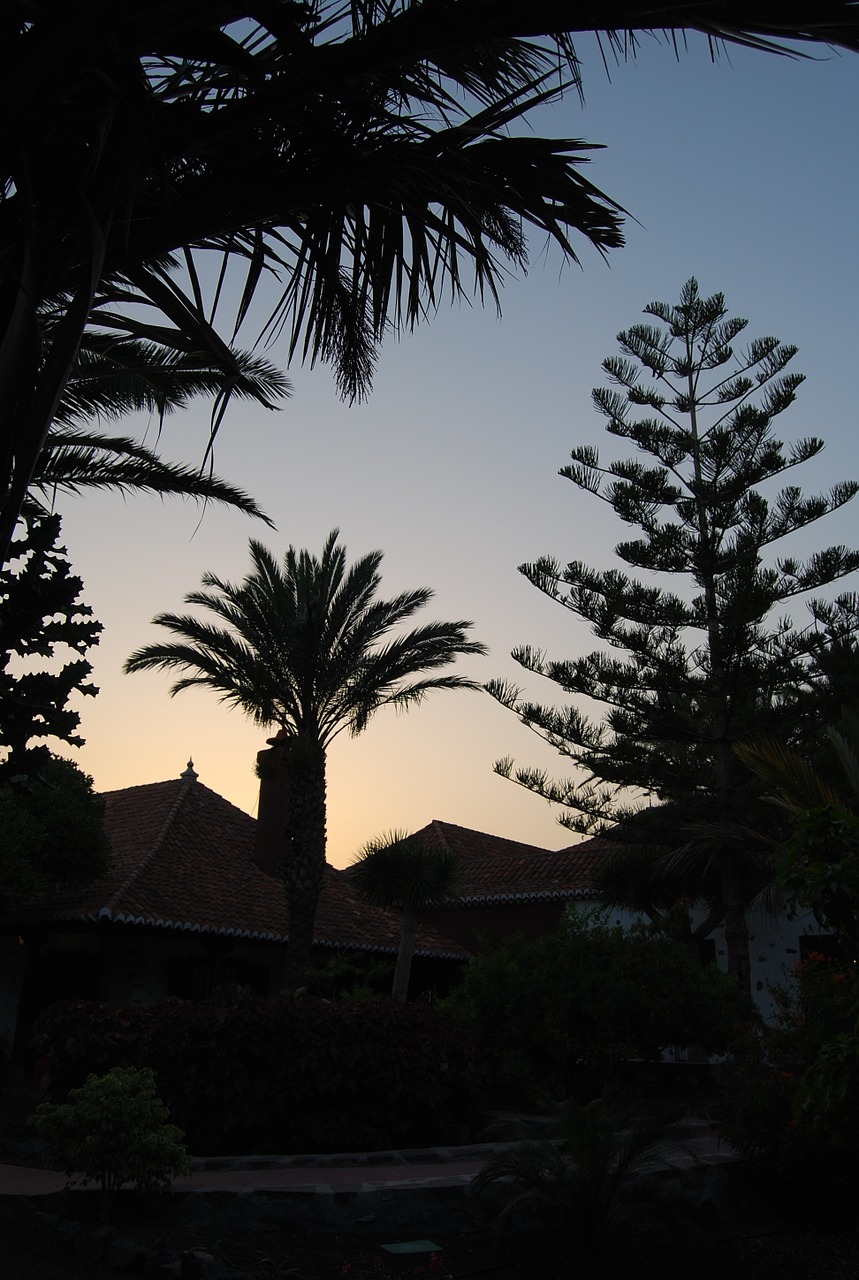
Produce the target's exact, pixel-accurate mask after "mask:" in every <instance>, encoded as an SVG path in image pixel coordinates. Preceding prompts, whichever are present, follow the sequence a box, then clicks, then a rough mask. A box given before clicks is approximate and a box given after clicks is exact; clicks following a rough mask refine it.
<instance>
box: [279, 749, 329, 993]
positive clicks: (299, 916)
mask: <svg viewBox="0 0 859 1280" xmlns="http://www.w3.org/2000/svg"><path fill="white" fill-rule="evenodd" d="M285 764H286V767H287V768H288V769H289V807H288V810H287V813H286V815H285V836H286V852H285V854H284V858H283V861H282V862H281V864H280V874H281V877H282V879H283V885H284V890H285V892H286V904H287V909H288V912H289V951H288V953H287V962H286V979H287V986H288V987H289V988H291V989H293V990H294V989H296V988H298V987H301V986H303V985H304V983H305V981H306V977H307V970H308V968H309V966H310V960H311V952H312V949H313V930H314V923H315V920H316V908H317V905H318V903H319V894H320V893H321V891H322V877H323V874H324V871H325V840H326V796H325V750H324V748H323V747H322V746H320V744H319V743H318V742H315V741H312V740H309V739H307V738H294V739H292V741H291V742H290V744H289V747H288V754H287V759H286V761H285Z"/></svg>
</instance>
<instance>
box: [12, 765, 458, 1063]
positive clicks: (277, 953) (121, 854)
mask: <svg viewBox="0 0 859 1280" xmlns="http://www.w3.org/2000/svg"><path fill="white" fill-rule="evenodd" d="M264 799H265V797H264V795H262V794H261V804H262V803H263V801H264ZM104 800H105V803H106V811H105V826H106V829H107V834H108V838H109V840H110V844H111V849H112V864H111V870H110V873H109V875H108V876H107V877H106V878H105V879H103V880H99V881H95V882H94V883H93V884H91V885H89V886H87V887H86V888H85V889H82V890H80V891H77V892H73V893H63V894H61V895H59V894H58V895H57V896H56V897H55V898H52V899H49V900H46V901H42V902H41V903H40V904H39V905H38V908H37V909H33V910H31V911H30V912H29V913H27V914H25V915H24V916H23V917H19V918H18V919H17V920H16V932H15V933H14V934H9V935H6V936H5V937H3V938H2V939H0V965H2V969H0V973H2V978H0V1038H2V1040H4V1041H5V1047H6V1051H7V1052H10V1051H11V1049H12V1045H13V1043H14V1041H15V1038H16V1034H17V1036H18V1041H19V1043H20V1038H21V1035H22V1034H23V1033H24V1032H25V1030H26V1028H27V1027H29V1025H30V1023H31V1021H32V1018H33V1017H34V1016H35V1014H36V1012H38V1011H39V1010H40V1009H43V1008H46V1007H47V1006H48V1005H49V1004H52V1003H54V1002H55V1001H57V1000H61V999H67V998H71V997H75V998H84V999H93V1000H106V1001H115V1002H116V1003H126V1002H130V1003H140V1004H150V1003H152V1002H153V1001H155V1000H158V999H160V998H163V997H164V996H168V995H175V996H183V997H187V998H191V999H203V998H205V997H206V996H207V995H209V994H210V993H211V992H212V991H213V990H215V989H216V988H218V987H223V986H225V985H228V984H231V983H241V984H242V985H247V986H250V987H251V988H252V989H253V990H255V991H257V992H259V993H260V994H263V995H276V994H277V993H278V992H279V991H280V990H281V989H282V986H283V969H284V957H285V952H286V944H287V937H288V919H287V910H286V903H285V899H284V894H283V889H282V887H281V884H280V881H279V880H278V879H275V878H273V877H272V876H271V875H269V874H267V873H266V872H265V871H264V870H262V869H261V866H260V865H259V864H260V862H265V861H266V860H267V852H266V848H265V842H266V837H267V836H268V837H270V834H271V832H272V831H273V830H276V824H274V823H273V822H272V821H268V822H267V823H266V822H262V823H258V822H257V821H256V820H255V819H254V818H252V817H250V816H249V815H248V814H246V813H244V812H243V811H242V810H241V809H237V808H236V807H235V806H234V805H232V804H230V803H229V801H227V800H225V799H224V798H223V797H222V796H219V795H218V794H217V793H216V792H214V791H212V790H210V788H208V787H206V786H205V785H204V784H203V783H202V782H200V780H199V778H198V776H197V774H196V773H195V771H194V769H193V766H192V765H191V764H190V763H189V765H188V768H187V769H186V770H185V771H184V773H183V774H182V775H181V777H178V778H174V779H171V780H169V781H166V782H154V783H149V784H147V785H144V786H137V787H128V788H125V789H124V790H122V791H112V792H108V793H106V794H105V795H104ZM281 825H282V824H281ZM268 861H271V857H270V855H268ZM315 932H316V937H315V949H316V950H317V951H318V953H319V955H320V956H324V955H325V954H326V953H330V951H332V950H335V949H336V950H340V951H349V952H364V953H376V954H379V955H389V956H391V958H392V959H393V958H394V957H395V956H396V954H397V950H398V947H399V937H400V924H399V919H398V917H397V916H396V915H395V914H391V913H389V912H386V911H381V910H378V909H377V908H374V907H370V906H368V905H367V904H366V903H364V902H363V901H362V900H361V899H360V898H359V897H358V894H357V892H356V891H355V890H354V888H353V887H352V885H351V884H350V883H349V880H348V878H347V877H346V876H344V875H343V874H342V873H341V872H338V871H337V870H335V868H333V867H326V871H325V878H324V882H323V888H322V894H321V897H320V901H319V908H318V911H317V916H316V931H315ZM466 959H467V952H466V951H465V949H464V948H462V947H461V946H458V945H457V944H456V943H455V942H452V941H451V940H450V939H447V938H444V937H441V936H440V935H438V934H437V933H436V932H435V931H433V930H432V929H431V928H430V927H426V928H423V929H422V930H421V931H420V933H419V936H418V945H417V950H416V956H415V963H414V966H413V978H414V983H415V988H416V989H417V990H422V989H425V988H426V987H428V986H432V985H434V984H436V983H438V982H439V980H441V981H442V982H443V983H444V982H445V980H447V981H449V975H450V971H451V970H454V971H455V970H456V969H457V968H458V966H459V965H460V964H462V962H463V961H464V960H466ZM16 1029H17V1031H16Z"/></svg>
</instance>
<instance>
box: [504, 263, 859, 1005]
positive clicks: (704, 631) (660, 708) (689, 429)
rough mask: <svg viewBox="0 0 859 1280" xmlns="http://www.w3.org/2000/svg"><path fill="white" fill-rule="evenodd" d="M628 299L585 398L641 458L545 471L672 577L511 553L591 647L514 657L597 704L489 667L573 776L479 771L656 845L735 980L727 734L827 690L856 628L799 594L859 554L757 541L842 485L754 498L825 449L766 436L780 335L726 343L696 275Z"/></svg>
mask: <svg viewBox="0 0 859 1280" xmlns="http://www.w3.org/2000/svg"><path fill="white" fill-rule="evenodd" d="M645 314H646V315H648V316H650V317H652V318H653V321H654V323H652V324H639V325H635V326H633V327H632V328H631V329H629V330H627V331H625V332H623V333H620V334H619V335H618V342H619V344H620V349H621V354H620V355H618V356H612V357H610V358H609V359H607V360H605V361H604V363H603V368H604V370H605V372H606V374H607V375H608V377H609V379H610V381H611V383H612V386H611V387H610V388H608V389H607V388H601V389H597V390H595V391H594V393H593V399H594V404H595V406H596V409H597V411H598V412H599V413H600V414H602V415H603V417H604V418H606V420H607V430H608V431H609V433H610V434H611V435H613V436H618V437H620V438H621V439H623V440H628V441H630V442H631V443H632V444H633V445H634V446H635V447H636V449H637V451H638V454H639V455H645V458H647V459H649V461H642V460H641V458H640V456H639V457H633V458H631V459H627V460H624V461H620V462H610V463H603V462H602V461H601V459H600V455H599V453H598V451H597V450H596V449H595V448H593V447H592V446H590V445H586V446H582V447H580V448H577V449H574V450H573V453H572V462H571V464H570V465H569V466H567V467H564V468H563V470H562V471H561V475H562V476H564V477H565V478H566V479H568V480H571V481H572V482H573V484H575V485H576V487H577V488H578V489H581V490H582V491H584V492H585V493H588V494H592V495H594V496H595V497H598V498H600V499H602V501H604V502H605V503H607V504H608V506H609V507H611V509H612V510H613V511H614V512H615V514H616V515H617V516H619V517H620V519H621V520H622V521H624V523H625V524H627V525H631V526H637V527H638V529H639V530H640V531H641V536H639V537H637V538H632V539H629V540H626V541H623V542H621V543H619V544H618V545H617V546H616V547H615V553H616V555H617V556H618V557H619V558H620V559H621V560H622V561H623V562H624V563H625V564H626V565H628V566H630V567H631V568H632V569H634V570H643V571H645V572H646V573H648V574H653V573H658V574H664V575H668V576H669V577H670V578H672V579H673V580H675V581H678V587H677V590H676V592H675V591H671V590H669V589H667V588H665V587H661V586H658V585H651V583H650V582H649V581H644V580H641V579H639V578H636V577H634V576H629V575H628V574H627V573H625V572H621V571H619V570H617V569H610V570H598V569H592V568H590V567H589V566H588V565H586V564H585V563H583V562H582V561H572V562H570V563H569V564H566V565H561V564H559V563H558V562H557V561H556V560H554V559H551V558H548V557H544V558H542V559H540V560H537V561H535V562H534V563H533V564H523V565H521V566H520V570H519V571H520V573H522V574H524V576H525V577H526V578H527V579H528V580H529V581H530V582H531V583H533V585H534V586H536V587H537V588H538V589H539V590H540V591H542V592H543V593H544V594H545V595H547V596H549V597H550V598H551V599H553V600H557V601H558V603H559V604H561V605H563V607H564V608H566V609H569V611H570V612H571V613H572V614H573V615H575V616H576V617H577V618H581V619H583V620H584V621H585V622H587V623H589V624H590V625H591V627H592V628H593V632H594V634H595V635H596V636H597V638H598V639H599V640H600V641H601V642H602V644H603V646H604V647H603V648H601V649H599V650H596V651H595V652H593V653H589V654H586V655H585V656H583V657H576V658H572V659H570V660H567V661H553V660H550V659H549V658H547V657H546V655H545V653H543V652H542V651H541V650H539V649H535V648H533V647H531V646H523V647H522V648H520V649H517V650H516V651H515V652H514V654H513V657H514V659H515V660H516V662H518V663H519V665H520V666H522V667H523V668H524V669H525V670H526V671H528V672H530V673H533V674H535V675H540V676H545V677H546V678H547V679H548V680H550V681H552V682H553V683H554V684H556V685H558V686H559V687H560V688H561V690H562V691H563V692H564V693H565V694H568V695H572V696H573V697H574V698H578V697H584V698H587V699H590V700H592V701H594V702H596V703H598V704H601V705H602V706H604V707H605V708H607V711H606V714H605V717H604V719H601V720H594V719H591V718H590V717H589V716H588V715H586V714H584V713H583V712H582V710H580V708H579V706H578V705H571V706H566V707H562V708H560V709H558V708H556V707H551V706H546V705H542V704H538V703H533V702H529V701H526V700H525V699H524V698H523V697H522V695H521V691H520V690H519V689H518V688H516V687H515V686H514V685H512V684H510V683H509V682H506V681H500V680H496V681H493V682H492V683H491V684H490V685H489V686H488V689H489V692H490V693H491V694H492V695H493V696H494V697H495V698H496V699H498V701H499V702H501V703H502V704H503V705H504V706H506V707H509V708H510V709H511V710H513V711H515V712H516V714H517V715H518V716H519V718H520V719H521V721H522V722H523V724H525V725H527V726H528V728H530V729H532V730H533V731H534V732H535V733H537V734H538V735H539V736H540V737H542V738H543V739H544V740H545V741H546V742H548V743H549V744H550V745H551V746H553V747H555V748H557V750H558V751H559V752H560V753H561V755H562V756H564V757H565V759H566V760H568V761H570V762H572V764H573V765H575V766H577V767H578V768H580V769H581V770H582V771H583V774H584V776H583V777H582V776H581V775H580V777H579V778H578V779H571V780H568V781H565V782H554V781H551V780H550V779H549V778H548V777H547V776H546V774H545V773H544V772H543V771H541V770H536V769H518V770H515V769H514V767H513V764H512V761H510V760H509V759H505V760H500V761H498V762H497V763H496V766H495V768H496V771H497V772H499V773H500V774H502V775H503V776H505V777H510V778H513V779H514V780H515V781H517V782H519V783H520V784H521V785H523V786H525V787H527V788H529V789H530V790H532V791H534V792H536V793H537V794H538V795H540V796H542V797H544V798H545V799H547V800H549V801H551V802H552V803H555V804H559V805H562V806H563V808H564V810H565V812H564V813H563V815H562V816H561V819H560V820H561V822H562V823H563V824H564V825H566V826H569V827H570V828H572V829H573V830H575V831H580V832H583V833H585V834H594V833H599V832H603V831H606V830H613V831H614V832H615V833H616V834H618V836H619V838H621V839H622V838H623V835H624V829H625V828H626V829H628V831H629V833H630V834H629V838H630V839H632V840H633V841H634V842H636V843H639V842H640V843H642V844H649V845H654V846H656V847H658V848H660V849H661V850H662V851H663V852H667V853H668V854H669V855H670V863H671V870H672V872H673V873H676V872H677V871H678V869H679V870H681V871H682V872H683V877H684V880H685V893H684V896H686V897H691V898H698V899H699V900H703V901H709V903H710V905H711V906H713V907H714V908H715V909H716V913H717V917H718V918H723V919H724V924H725V939H726V946H727V952H728V968H729V971H730V972H732V973H733V974H734V975H735V976H736V978H737V979H738V980H739V981H740V983H741V984H742V985H744V986H746V987H748V984H749V956H748V929H747V925H746V918H745V905H746V901H747V893H748V891H749V888H748V885H747V884H746V883H744V880H745V876H744V870H743V869H744V866H745V865H746V864H747V863H748V860H749V852H750V846H751V847H753V845H752V842H750V841H749V839H748V838H745V839H744V837H743V828H744V826H745V825H746V824H747V823H748V818H749V803H750V798H754V797H756V796H757V795H758V793H759V790H760V787H759V784H758V783H757V780H756V779H754V778H753V777H752V775H751V774H750V773H749V771H748V769H747V768H745V767H744V766H743V765H742V763H741V762H740V761H739V760H738V758H737V757H736V755H735V754H734V752H733V747H734V745H735V744H736V743H737V742H740V741H742V740H743V739H744V738H746V737H748V736H750V735H751V734H753V733H759V732H760V731H761V730H762V729H763V730H767V729H768V730H770V731H772V732H775V733H779V734H781V733H782V732H784V733H785V734H789V733H790V732H791V728H792V727H793V726H795V725H796V724H798V723H802V722H804V721H807V720H808V719H809V707H811V708H813V707H814V705H815V704H816V701H817V700H819V699H820V698H821V697H822V696H823V694H824V693H825V694H826V695H827V697H828V692H829V691H828V689H827V688H826V686H827V677H826V670H827V668H826V654H827V651H828V649H829V648H830V646H832V645H833V644H836V645H845V644H849V641H850V639H851V637H853V636H854V635H855V634H856V631H857V628H858V627H859V605H857V597H856V596H855V595H849V594H843V595H841V596H839V597H838V598H837V599H835V600H823V599H820V598H809V597H810V595H811V593H814V592H816V591H818V590H819V589H820V588H822V587H826V586H828V585H829V584H832V583H834V582H836V581H838V580H839V579H841V578H842V577H844V576H845V575H846V574H849V573H851V572H853V571H854V570H855V569H857V568H859V553H857V552H855V551H851V550H848V549H847V548H845V547H843V546H832V547H829V548H827V549H826V550H824V551H819V552H815V553H814V554H812V555H811V556H809V558H808V559H807V560H806V561H805V562H801V561H799V560H797V559H794V558H793V557H792V556H784V557H783V558H782V557H774V556H773V555H772V554H771V552H772V548H774V547H779V546H780V545H781V543H782V542H783V540H784V539H785V538H787V537H788V536H789V535H790V534H793V533H798V532H799V531H800V530H803V529H805V528H806V526H808V525H810V524H812V523H814V522H815V521H817V520H819V519H821V518H822V517H823V516H825V515H827V514H829V513H830V512H832V511H834V510H836V509H837V508H839V507H841V506H843V504H844V503H846V502H848V501H849V500H850V499H851V498H852V497H853V496H854V495H855V494H856V492H857V489H859V485H857V484H856V483H855V482H853V481H841V482H839V483H838V484H835V485H834V486H833V487H832V489H831V490H830V491H829V493H828V494H824V495H821V496H816V497H811V498H805V497H803V495H802V493H801V491H800V490H799V489H798V488H797V487H795V486H794V485H789V486H787V487H785V488H784V489H782V490H781V491H780V492H778V493H776V494H775V496H774V497H767V496H765V492H764V487H765V486H767V484H768V483H769V482H771V481H773V480H775V479H777V478H778V477H780V476H782V475H784V474H785V473H787V472H789V471H791V470H792V469H793V468H794V467H796V466H799V465H800V464H801V463H803V462H807V461H809V460H810V459H812V458H814V457H816V456H817V455H818V454H819V453H820V452H821V450H822V449H823V441H822V440H819V439H816V438H806V439H802V440H799V441H798V442H797V443H795V444H793V445H790V446H787V447H786V446H785V445H784V444H783V443H782V442H781V441H780V440H778V439H776V438H775V437H774V435H773V423H774V420H775V419H776V418H777V417H778V415H779V414H780V413H782V412H783V411H784V410H785V409H787V408H788V406H789V405H790V404H791V403H792V402H793V400H794V398H795V395H796V391H797V388H798V387H799V385H800V383H801V382H802V381H803V378H802V375H801V374H798V373H787V372H785V370H786V369H787V366H788V364H789V363H790V362H791V360H792V359H793V357H794V355H795V353H796V348H795V347H791V346H785V345H784V344H782V343H781V342H780V341H779V340H778V339H777V338H773V337H765V338H757V339H753V340H751V341H750V342H749V343H748V345H747V346H745V347H744V348H742V349H735V346H734V344H735V342H736V340H737V339H738V338H739V336H740V335H741V334H742V332H743V331H744V329H745V327H746V321H745V320H742V319H739V318H730V317H729V316H728V312H727V309H726V306H725V300H724V298H723V296H722V294H720V293H717V294H714V295H713V296H712V297H710V298H704V297H702V296H701V294H700V293H699V290H698V285H697V282H696V281H695V280H694V279H693V280H689V281H688V282H687V284H686V285H685V286H684V287H683V290H682V293H681V296H680V301H679V302H678V303H677V304H676V305H673V306H669V305H667V304H666V303H662V302H653V303H651V304H650V305H649V306H648V307H646V308H645ZM640 410H644V411H645V416H639V412H638V411H640ZM796 598H805V599H806V601H807V607H808V611H809V619H808V622H807V624H806V625H804V626H795V625H794V624H793V623H792V622H791V620H790V619H789V618H787V617H785V616H782V615H781V614H780V613H779V615H778V616H776V611H777V610H778V611H780V610H781V609H782V608H783V607H784V606H785V605H787V604H788V603H789V602H790V601H791V600H793V599H796ZM611 650H620V651H622V653H623V654H624V656H623V657H622V658H617V657H614V656H612V654H611V652H610V651H611ZM810 718H811V719H812V720H813V718H814V717H813V715H812V716H811V717H810ZM648 801H649V802H651V807H650V808H649V810H648V807H647V802H648ZM653 801H656V802H657V803H656V804H655V805H652V802H653ZM754 879H755V878H754V877H753V878H752V881H754ZM758 887H759V886H758ZM714 923H715V921H714Z"/></svg>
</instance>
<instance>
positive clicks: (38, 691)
mask: <svg viewBox="0 0 859 1280" xmlns="http://www.w3.org/2000/svg"><path fill="white" fill-rule="evenodd" d="M60 523H61V521H60V517H59V516H58V515H48V514H46V513H45V512H42V511H39V510H38V509H36V508H35V507H29V508H28V511H27V514H26V516H25V518H24V519H23V520H22V521H21V524H20V526H19V529H18V538H17V539H16V541H15V543H14V546H13V552H14V559H13V560H12V561H11V562H10V563H9V564H8V565H0V752H2V754H3V759H2V761H0V774H2V775H3V776H4V777H5V778H6V779H8V778H10V777H13V776H15V775H18V774H24V773H33V772H35V771H36V770H37V768H38V766H39V764H40V763H41V762H42V761H44V760H45V759H47V758H48V756H49V752H48V748H47V747H46V746H44V745H39V746H36V747H32V746H31V745H30V744H31V742H32V740H33V739H34V738H45V737H51V738H55V739H57V740H58V741H60V742H66V743H69V744H71V745H72V746H81V745H82V743H83V739H82V738H81V737H80V736H79V735H78V732H77V730H78V726H79V725H80V715H79V713H78V712H77V711H75V710H74V708H72V707H70V706H69V705H68V702H69V698H70V696H71V695H72V694H73V693H76V694H84V695H89V696H90V697H91V696H93V695H95V694H96V693H98V690H97V689H96V688H95V687H94V686H93V685H92V684H91V683H90V682H89V679H88V677H89V674H90V672H91V671H92V666H91V664H90V663H89V662H88V661H87V658H86V656H85V655H86V653H87V650H88V649H90V648H92V646H93V645H95V644H97V643H98V638H99V635H100V633H101V629H102V628H101V624H100V623H99V622H96V621H95V619H94V618H93V616H92V609H91V608H90V607H89V605H86V604H84V602H83V601H82V600H81V591H82V589H83V583H82V581H81V579H80V578H79V577H77V576H76V575H75V574H73V573H72V572H71V565H70V564H69V560H68V558H67V555H66V549H65V547H63V546H60V544H59V538H60Z"/></svg>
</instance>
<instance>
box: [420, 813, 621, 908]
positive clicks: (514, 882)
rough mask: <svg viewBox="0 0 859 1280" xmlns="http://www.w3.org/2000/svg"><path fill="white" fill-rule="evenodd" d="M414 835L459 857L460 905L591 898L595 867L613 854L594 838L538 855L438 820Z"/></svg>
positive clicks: (522, 846)
mask: <svg viewBox="0 0 859 1280" xmlns="http://www.w3.org/2000/svg"><path fill="white" fill-rule="evenodd" d="M415 835H416V836H417V837H418V838H419V839H421V840H423V841H425V842H426V843H427V844H428V845H430V846H434V847H436V848H443V849H449V850H450V851H451V852H453V853H457V854H458V855H459V862H460V890H459V901H460V902H462V903H463V904H466V903H480V902H537V901H547V900H549V899H553V898H593V897H595V896H596V894H595V891H594V889H593V888H592V885H591V878H592V875H593V870H594V867H595V866H596V863H597V861H598V860H599V859H600V858H601V857H603V856H604V855H605V854H606V852H607V851H608V850H609V849H610V848H612V844H611V841H609V840H606V839H605V838H604V837H597V838H595V839H593V840H586V841H583V842H582V843H581V844H575V845H571V846H570V847H569V848H567V849H557V850H552V849H540V848H537V847H536V846H535V845H530V844H520V842H519V841H518V840H504V839H503V838H502V837H501V836H490V835H486V833H485V832H483V831H471V830H469V828H468V827H457V826H455V825H454V824H453V823H450V822H439V821H437V820H436V821H434V822H431V823H430V824H429V825H428V826H426V827H423V828H422V829H421V830H420V831H417V832H415Z"/></svg>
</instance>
